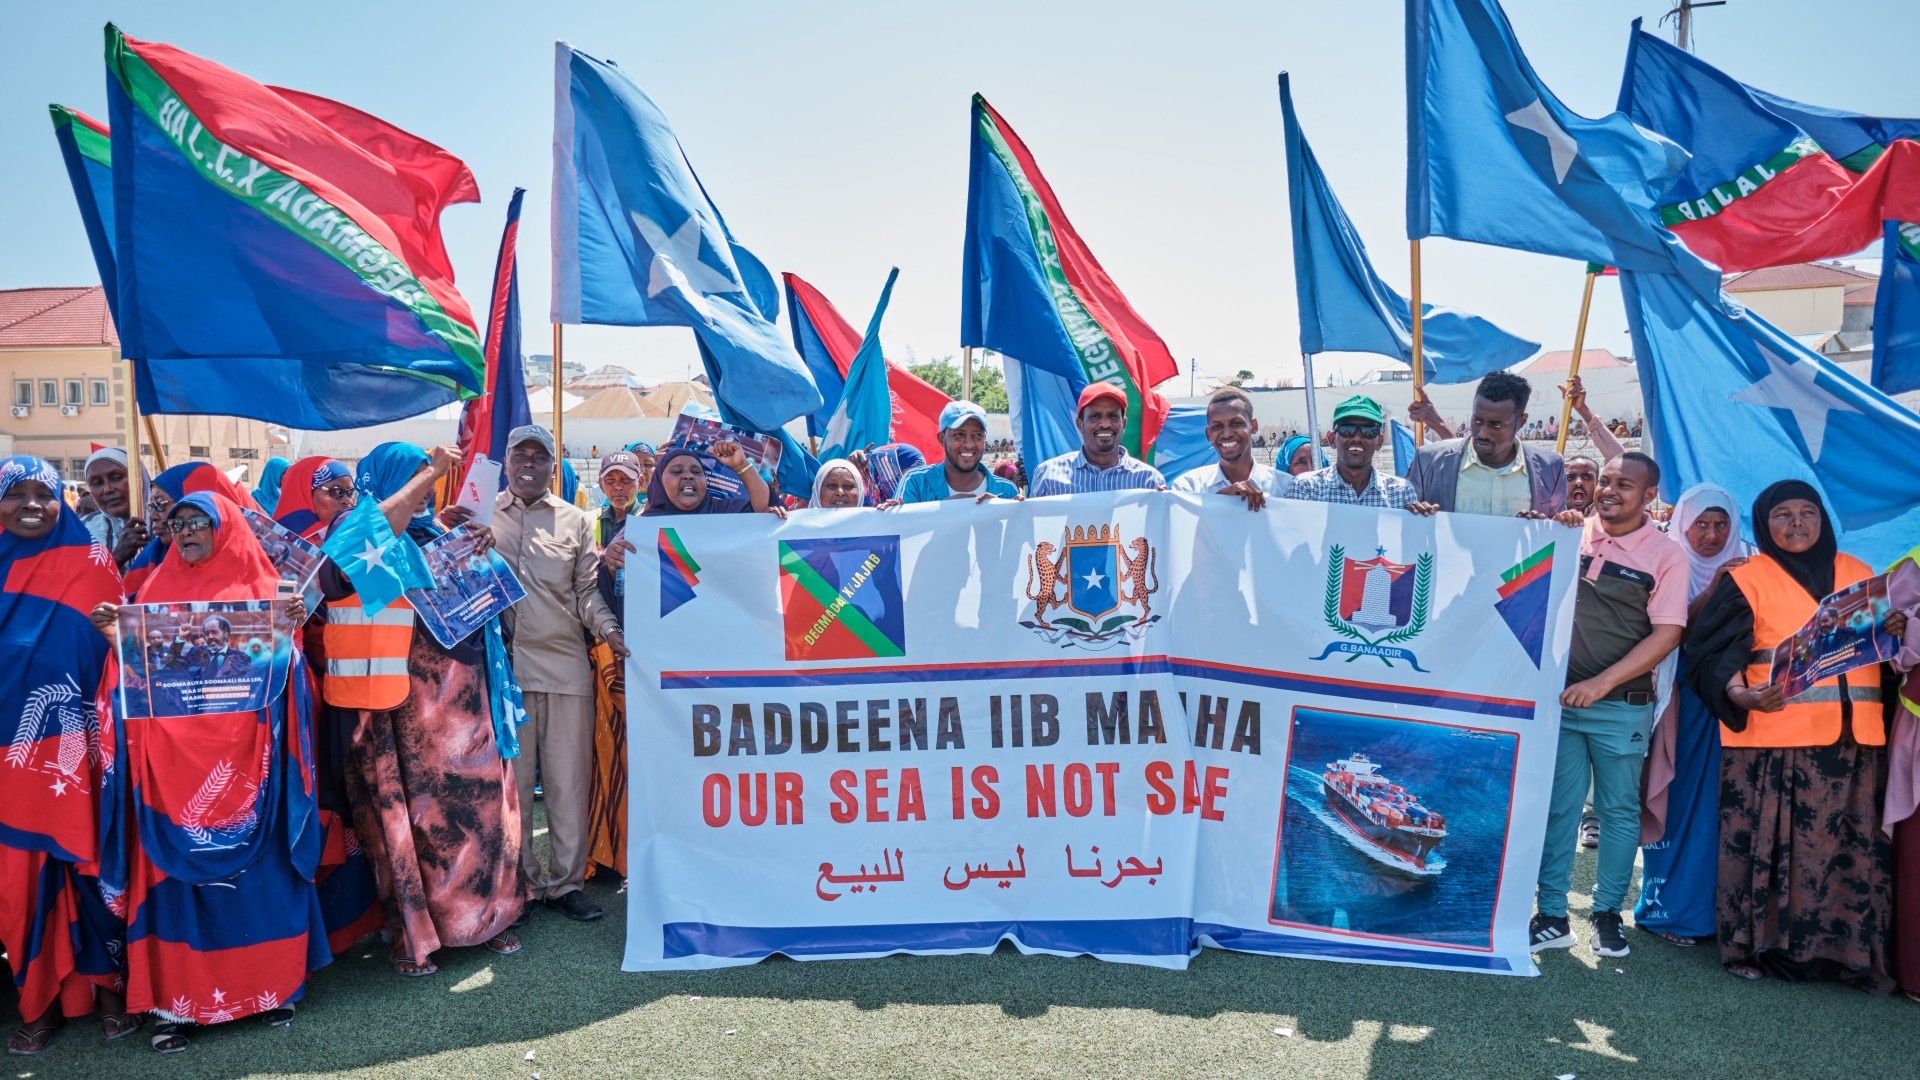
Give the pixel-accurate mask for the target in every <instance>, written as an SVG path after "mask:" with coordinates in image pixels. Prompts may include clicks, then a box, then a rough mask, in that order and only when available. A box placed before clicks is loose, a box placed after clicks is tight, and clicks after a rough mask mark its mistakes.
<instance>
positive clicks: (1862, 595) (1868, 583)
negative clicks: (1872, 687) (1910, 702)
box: [1769, 574, 1900, 698]
mask: <svg viewBox="0 0 1920 1080" xmlns="http://www.w3.org/2000/svg"><path fill="white" fill-rule="evenodd" d="M1887 581H1888V575H1886V574H1880V575H1878V576H1875V577H1870V578H1867V579H1866V580H1865V581H1856V582H1854V583H1853V584H1852V585H1849V586H1847V587H1846V588H1844V589H1841V590H1840V591H1839V592H1836V593H1834V594H1833V595H1832V596H1829V597H1827V598H1826V599H1825V600H1822V601H1820V607H1819V608H1818V609H1816V610H1815V612H1814V615H1813V618H1811V619H1809V620H1807V625H1805V626H1803V627H1801V628H1800V629H1799V630H1797V631H1795V632H1794V635H1793V636H1792V637H1790V638H1788V639H1787V640H1785V641H1783V642H1781V643H1780V644H1779V645H1777V646H1775V647H1774V650H1773V672H1772V677H1771V679H1770V680H1769V682H1770V683H1780V684H1783V686H1784V689H1785V690H1786V694H1787V696H1788V697H1790V698H1791V697H1795V696H1798V695H1800V694H1804V693H1806V692H1807V691H1808V690H1809V689H1811V688H1812V687H1813V685H1814V684H1815V683H1818V682H1820V681H1822V680H1824V679H1831V678H1833V677H1834V676H1835V675H1844V674H1846V673H1847V672H1849V671H1853V670H1855V669H1857V668H1863V667H1866V666H1868V665H1869V664H1879V663H1883V662H1885V661H1888V660H1891V659H1893V658H1894V657H1895V656H1898V655H1899V654H1900V639H1899V638H1896V637H1894V636H1893V635H1892V634H1889V633H1887V616H1888V615H1889V614H1891V613H1892V611H1893V601H1892V600H1891V599H1890V598H1889V596H1888V592H1887Z"/></svg>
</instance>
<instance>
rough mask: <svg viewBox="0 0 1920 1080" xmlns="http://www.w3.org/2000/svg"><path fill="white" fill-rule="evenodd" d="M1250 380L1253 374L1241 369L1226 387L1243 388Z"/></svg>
mask: <svg viewBox="0 0 1920 1080" xmlns="http://www.w3.org/2000/svg"><path fill="white" fill-rule="evenodd" d="M1251 378H1253V372H1251V371H1248V370H1247V369H1246V368H1241V369H1240V370H1239V371H1238V372H1236V373H1235V374H1234V376H1233V379H1232V381H1230V382H1228V383H1227V385H1228V386H1245V385H1247V380H1248V379H1251Z"/></svg>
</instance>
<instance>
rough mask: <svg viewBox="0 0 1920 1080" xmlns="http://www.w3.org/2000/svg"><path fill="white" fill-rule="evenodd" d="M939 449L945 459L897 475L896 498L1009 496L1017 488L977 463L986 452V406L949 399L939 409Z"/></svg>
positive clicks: (909, 500) (917, 500) (908, 500)
mask: <svg viewBox="0 0 1920 1080" xmlns="http://www.w3.org/2000/svg"><path fill="white" fill-rule="evenodd" d="M940 450H941V452H942V453H944V454H945V455H946V460H945V461H942V462H941V463H940V464H938V465H920V466H917V467H915V468H912V469H909V470H907V474H906V475H905V476H902V477H901V478H900V491H899V495H898V498H899V501H901V502H903V503H921V502H939V501H940V500H942V499H958V498H965V497H969V496H971V497H974V498H979V499H984V498H988V497H991V498H996V499H1011V498H1014V497H1016V496H1017V495H1018V494H1019V492H1018V491H1017V490H1015V488H1014V486H1013V485H1012V484H1010V483H1008V482H1007V480H1006V478H1004V477H1000V476H995V475H993V474H992V473H990V472H988V471H987V467H986V466H985V465H983V464H981V458H982V457H983V456H984V455H985V454H986V452H987V410H985V409H983V408H981V407H980V406H978V405H975V404H974V403H973V402H971V401H950V402H948V403H947V407H946V408H944V409H941V410H940Z"/></svg>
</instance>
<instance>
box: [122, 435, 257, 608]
mask: <svg viewBox="0 0 1920 1080" xmlns="http://www.w3.org/2000/svg"><path fill="white" fill-rule="evenodd" d="M196 491H212V492H216V493H218V494H221V495H224V496H226V497H227V498H228V499H231V500H232V501H233V502H234V503H235V505H238V506H244V507H246V508H247V509H249V510H256V511H260V504H259V503H256V502H254V501H253V496H252V495H251V494H249V493H248V492H246V491H244V490H242V489H241V487H240V485H238V484H236V483H234V482H233V481H231V480H229V479H227V474H226V473H223V472H221V471H220V470H219V469H216V468H214V467H213V466H212V465H209V464H207V463H206V462H204V461H189V462H187V463H186V464H184V465H175V466H174V467H173V468H171V469H168V470H166V471H165V472H162V473H161V474H160V475H159V476H156V477H154V478H153V483H152V484H150V485H148V487H147V522H148V528H150V529H152V530H153V539H152V540H149V541H147V546H146V547H144V548H141V549H140V553H139V554H138V555H135V556H134V557H133V561H132V562H130V563H128V564H127V574H126V593H127V595H128V596H129V597H134V596H136V595H137V594H138V593H139V592H140V587H141V586H142V585H143V584H145V583H146V580H147V576H148V575H149V574H152V573H153V569H154V567H156V566H159V565H160V560H161V559H163V558H165V557H166V554H167V545H168V542H169V541H170V540H171V539H172V537H170V536H169V535H168V534H167V530H166V529H164V528H162V527H161V524H162V523H163V522H165V521H166V520H167V514H168V512H169V511H171V510H172V509H173V504H174V503H177V502H179V501H180V500H181V499H184V498H186V497H187V496H188V495H191V494H193V493H194V492H196ZM261 512H262V513H264V512H265V511H261Z"/></svg>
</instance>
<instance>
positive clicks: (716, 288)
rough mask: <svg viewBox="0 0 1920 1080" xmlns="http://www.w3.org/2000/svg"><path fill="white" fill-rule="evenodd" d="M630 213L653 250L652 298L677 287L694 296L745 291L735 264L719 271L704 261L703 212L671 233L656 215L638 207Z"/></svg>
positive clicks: (649, 268)
mask: <svg viewBox="0 0 1920 1080" xmlns="http://www.w3.org/2000/svg"><path fill="white" fill-rule="evenodd" d="M629 213H630V214H631V215H632V217H633V227H634V228H636V229H639V230H640V238H641V239H642V240H645V241H646V244H647V250H649V251H651V252H653V262H651V263H649V264H648V266H647V296H648V297H649V298H652V297H655V296H659V295H660V294H661V293H663V292H665V291H667V290H668V289H671V288H674V287H675V286H678V287H680V288H682V289H685V290H686V291H687V292H688V293H689V294H690V296H691V297H700V296H720V295H722V294H725V293H737V292H742V291H744V290H742V289H741V287H740V283H739V282H738V281H737V280H735V278H734V275H733V273H732V272H731V271H732V267H728V268H727V269H726V270H718V269H715V268H714V267H712V266H709V265H707V264H706V263H705V262H703V261H701V258H700V215H699V214H689V215H687V220H686V221H685V222H683V223H682V224H681V226H680V227H679V228H678V229H675V230H674V231H673V235H672V236H668V235H667V232H666V230H665V229H662V228H661V227H660V225H659V224H658V223H657V222H655V221H654V220H653V219H652V218H649V217H647V216H646V215H644V214H642V213H641V212H640V211H638V210H633V211H629Z"/></svg>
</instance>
